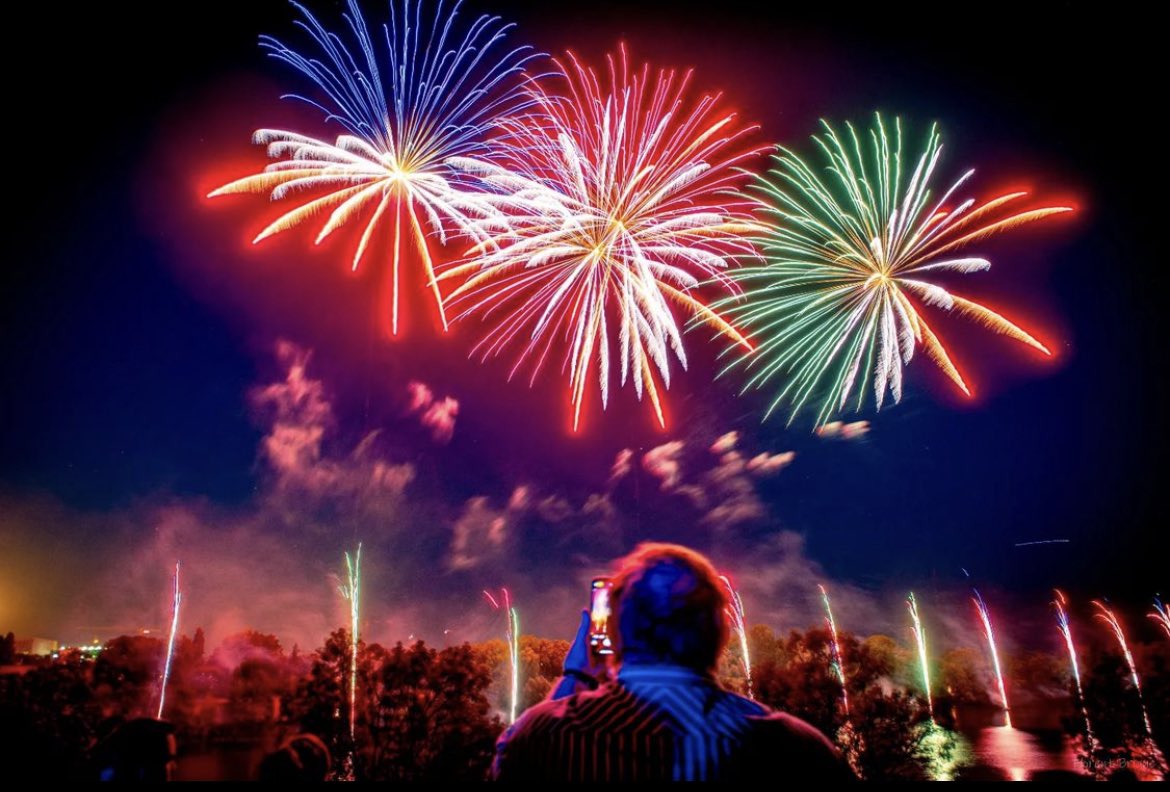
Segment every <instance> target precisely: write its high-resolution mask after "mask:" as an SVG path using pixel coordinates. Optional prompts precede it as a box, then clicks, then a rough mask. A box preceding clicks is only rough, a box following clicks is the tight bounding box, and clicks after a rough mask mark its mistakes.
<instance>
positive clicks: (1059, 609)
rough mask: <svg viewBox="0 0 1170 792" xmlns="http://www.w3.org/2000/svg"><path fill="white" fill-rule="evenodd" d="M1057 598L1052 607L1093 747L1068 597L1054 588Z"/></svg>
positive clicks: (1091, 728) (1088, 736) (1091, 727)
mask: <svg viewBox="0 0 1170 792" xmlns="http://www.w3.org/2000/svg"><path fill="white" fill-rule="evenodd" d="M1053 593H1054V594H1055V595H1056V598H1055V599H1054V600H1052V607H1053V608H1055V609H1056V624H1057V627H1058V629H1059V630H1060V635H1061V637H1062V638H1064V645H1065V647H1067V648H1068V659H1069V662H1070V663H1072V672H1073V680H1074V681H1075V682H1076V685H1077V699H1078V701H1079V702H1080V705H1081V715H1082V716H1083V717H1084V719H1085V736H1086V737H1087V738H1088V740H1089V746H1090V747H1092V746H1093V745H1094V744H1095V742H1096V740H1095V739H1094V737H1093V726H1092V724H1091V723H1090V722H1089V708H1088V706H1087V705H1086V703H1085V691H1084V688H1082V687H1081V666H1080V663H1079V662H1077V648H1076V644H1075V643H1074V642H1073V634H1072V625H1071V624H1069V620H1068V598H1067V597H1065V596H1064V592H1063V591H1061V590H1060V589H1053Z"/></svg>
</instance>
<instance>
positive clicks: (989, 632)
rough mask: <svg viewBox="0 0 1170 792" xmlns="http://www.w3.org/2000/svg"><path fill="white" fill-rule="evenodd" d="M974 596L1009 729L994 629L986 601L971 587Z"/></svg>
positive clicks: (1008, 714)
mask: <svg viewBox="0 0 1170 792" xmlns="http://www.w3.org/2000/svg"><path fill="white" fill-rule="evenodd" d="M971 591H972V592H973V593H974V596H973V597H971V601H972V602H973V603H974V604H975V610H976V611H978V613H979V620H980V621H981V622H982V623H983V632H984V634H985V635H986V636H987V646H988V648H989V649H990V650H991V662H992V665H993V666H994V668H995V681H996V683H997V684H998V686H999V698H1000V701H1001V702H1003V720H1004V725H1005V726H1007V727H1008V728H1009V729H1010V728H1011V727H1012V710H1011V707H1010V706H1008V697H1007V688H1005V687H1004V684H1003V669H1002V668H1001V667H1000V665H999V649H998V648H997V647H996V645H995V630H994V629H993V628H992V625H991V614H990V613H989V612H988V610H987V603H985V602H984V601H983V597H981V596H980V595H979V592H978V591H977V590H976V589H971Z"/></svg>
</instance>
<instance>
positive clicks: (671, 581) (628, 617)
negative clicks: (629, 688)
mask: <svg viewBox="0 0 1170 792" xmlns="http://www.w3.org/2000/svg"><path fill="white" fill-rule="evenodd" d="M612 598H613V609H614V618H613V619H612V620H611V624H612V625H613V626H612V627H611V630H612V631H613V632H614V635H613V636H612V637H613V639H614V652H615V655H616V656H617V658H618V659H619V660H620V661H621V663H622V664H623V665H675V666H682V667H684V668H689V669H692V670H695V671H699V672H702V673H708V672H711V671H714V670H715V668H716V666H717V665H718V663H719V657H720V655H721V654H722V653H723V650H724V648H725V647H726V646H727V641H728V637H729V631H728V625H727V616H726V613H725V611H726V609H727V607H728V595H727V588H726V587H725V586H724V585H723V581H722V580H720V578H719V573H718V572H716V571H715V568H714V567H713V566H711V562H710V561H708V560H707V559H706V558H704V557H703V556H702V555H700V554H699V553H696V552H695V551H694V550H690V549H688V548H686V547H682V546H680V545H672V544H658V543H644V544H641V545H639V546H638V547H637V548H636V549H635V550H634V551H633V552H632V553H630V554H629V555H627V556H626V557H625V558H623V559H621V561H619V562H618V569H617V572H616V574H615V575H614V577H613V592H612Z"/></svg>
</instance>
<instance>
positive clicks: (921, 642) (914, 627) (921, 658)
mask: <svg viewBox="0 0 1170 792" xmlns="http://www.w3.org/2000/svg"><path fill="white" fill-rule="evenodd" d="M906 607H907V608H908V609H909V611H910V629H911V631H912V632H913V633H914V644H915V645H916V646H917V647H918V665H919V668H921V670H922V690H923V692H924V693H925V694H926V709H927V711H928V712H929V713H930V722H931V723H934V698H933V697H932V696H931V695H930V660H929V659H928V657H927V654H926V630H924V629H923V628H922V618H921V617H920V616H919V615H918V600H917V599H915V598H914V592H913V591H911V592H910V596H909V597H907V598H906Z"/></svg>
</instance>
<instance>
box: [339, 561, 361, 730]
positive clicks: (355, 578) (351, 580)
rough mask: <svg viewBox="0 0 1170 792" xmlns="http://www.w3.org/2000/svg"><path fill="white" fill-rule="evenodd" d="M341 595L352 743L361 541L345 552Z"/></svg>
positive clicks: (355, 728) (355, 698) (355, 694)
mask: <svg viewBox="0 0 1170 792" xmlns="http://www.w3.org/2000/svg"><path fill="white" fill-rule="evenodd" d="M338 590H339V591H340V592H341V596H343V597H345V599H346V600H348V601H349V739H350V742H351V743H352V742H353V740H354V735H355V734H356V732H357V669H358V629H359V617H360V616H361V593H362V543H361V542H358V546H357V552H356V553H354V555H353V556H352V557H351V556H350V554H349V553H346V554H345V583H344V584H343V585H341V586H338Z"/></svg>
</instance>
